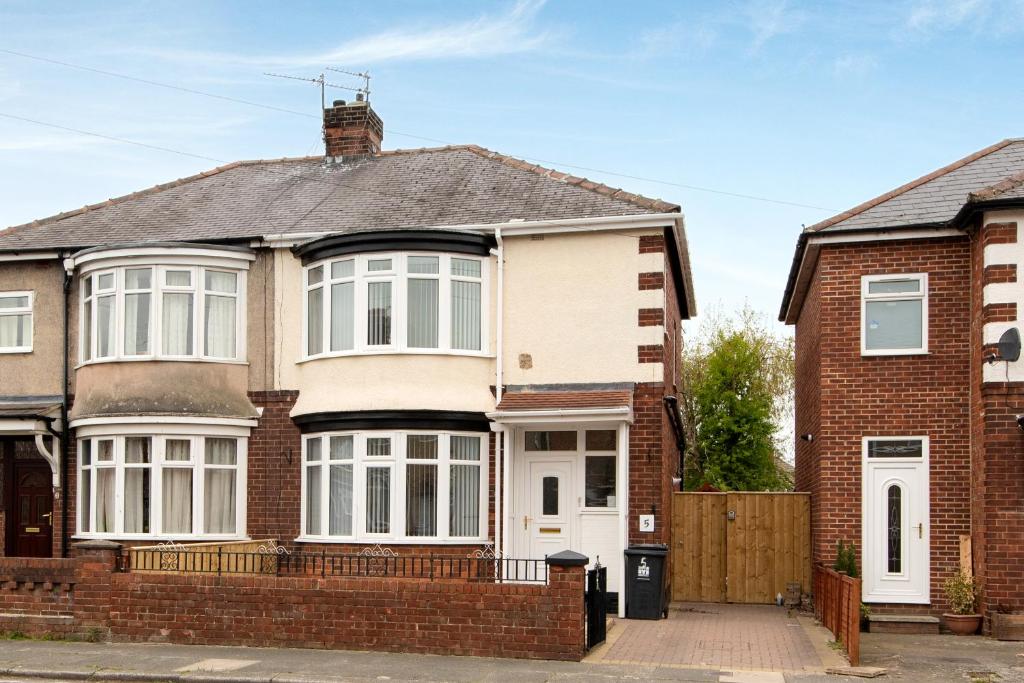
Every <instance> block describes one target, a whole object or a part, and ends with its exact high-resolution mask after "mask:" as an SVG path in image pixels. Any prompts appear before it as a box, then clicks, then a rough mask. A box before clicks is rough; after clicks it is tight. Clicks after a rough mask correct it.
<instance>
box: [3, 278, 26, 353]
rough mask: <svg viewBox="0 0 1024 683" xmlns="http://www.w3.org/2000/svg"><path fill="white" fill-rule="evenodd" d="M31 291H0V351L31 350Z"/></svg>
mask: <svg viewBox="0 0 1024 683" xmlns="http://www.w3.org/2000/svg"><path fill="white" fill-rule="evenodd" d="M32 300H33V294H32V292H0V353H28V352H30V351H32Z"/></svg>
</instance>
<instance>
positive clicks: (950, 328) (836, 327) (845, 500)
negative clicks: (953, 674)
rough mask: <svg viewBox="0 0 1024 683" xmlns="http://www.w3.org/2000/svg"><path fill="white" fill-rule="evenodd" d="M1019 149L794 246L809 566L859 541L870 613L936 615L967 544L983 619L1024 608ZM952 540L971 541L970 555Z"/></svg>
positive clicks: (985, 158) (899, 192)
mask: <svg viewBox="0 0 1024 683" xmlns="http://www.w3.org/2000/svg"><path fill="white" fill-rule="evenodd" d="M1022 228H1024V140H1005V141H1003V142H1000V143H998V144H996V145H993V146H991V147H988V148H986V149H983V150H981V151H979V152H977V153H975V154H972V155H970V156H968V157H966V158H964V159H961V160H960V161H957V162H955V163H953V164H950V165H949V166H946V167H944V168H941V169H939V170H937V171H935V172H933V173H930V174H928V175H926V176H924V177H922V178H919V179H917V180H915V181H913V182H910V183H908V184H906V185H904V186H902V187H899V188H897V189H895V190H893V191H892V192H888V193H886V194H884V195H882V196H880V197H877V198H875V199H872V200H871V201H868V202H866V203H864V204H861V205H860V206H857V207H855V208H853V209H851V210H849V211H846V212H844V213H841V214H839V215H837V216H835V217H833V218H830V219H828V220H826V221H823V222H821V223H818V224H817V225H813V226H811V227H809V228H807V229H806V230H804V232H803V233H802V234H801V235H800V239H799V241H798V243H797V248H796V254H795V256H794V260H793V265H792V269H791V271H790V277H789V281H788V283H787V286H786V292H785V296H784V300H783V303H782V309H781V312H780V314H779V317H780V320H782V321H784V322H786V323H788V324H791V325H795V326H796V364H797V387H796V394H797V395H796V433H797V435H798V439H797V442H796V446H797V447H796V489H797V490H798V491H809V492H810V493H811V494H812V520H813V521H812V525H813V529H812V533H813V539H814V540H813V543H814V552H813V557H814V560H815V561H818V562H827V563H831V562H832V560H833V559H834V556H835V548H836V544H837V542H838V541H845V542H847V543H849V542H852V543H854V544H855V545H856V548H857V554H858V562H859V566H860V568H861V572H862V576H863V578H864V584H863V593H864V602H865V603H868V604H870V605H872V607H873V611H874V612H875V613H876V614H877V613H883V614H884V613H916V614H921V615H937V614H940V613H941V612H942V611H944V610H945V609H946V608H947V605H946V600H945V597H944V594H943V589H942V584H943V581H944V580H945V579H946V578H947V577H949V576H950V575H951V574H952V573H953V572H955V571H956V569H957V568H958V566H959V565H960V553H961V547H962V544H964V543H966V541H967V540H968V539H969V541H970V543H971V547H972V549H973V571H974V573H975V575H976V577H977V578H978V580H979V581H980V584H981V587H982V598H981V608H982V610H983V611H984V612H985V613H987V614H988V613H992V612H995V611H999V612H1016V611H1022V610H1024V433H1022V431H1021V426H1020V424H1019V423H1018V419H1017V416H1018V415H1019V414H1021V413H1024V363H1022V362H1021V361H1019V360H1012V361H1008V360H1002V359H1001V358H999V357H997V352H996V350H995V343H996V342H997V341H998V340H999V339H1000V337H1001V336H1002V335H1003V334H1004V333H1005V332H1006V331H1007V330H1009V329H1011V328H1019V326H1020V322H1019V320H1020V312H1019V310H1020V309H1019V307H1021V306H1024V288H1022V285H1021V284H1020V282H1019V281H1018V269H1019V268H1020V267H1021V261H1022V259H1024V235H1022V234H1021V233H1020V229H1022ZM963 547H966V545H964V546H963Z"/></svg>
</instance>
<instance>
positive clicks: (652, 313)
mask: <svg viewBox="0 0 1024 683" xmlns="http://www.w3.org/2000/svg"><path fill="white" fill-rule="evenodd" d="M664 324H665V311H664V310H662V309H660V308H641V309H640V310H639V311H638V313H637V325H639V326H640V327H657V326H658V325H664Z"/></svg>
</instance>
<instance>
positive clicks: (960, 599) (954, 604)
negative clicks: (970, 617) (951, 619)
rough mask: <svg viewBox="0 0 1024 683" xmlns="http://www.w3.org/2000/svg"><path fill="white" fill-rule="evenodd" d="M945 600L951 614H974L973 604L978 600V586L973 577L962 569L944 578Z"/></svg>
mask: <svg viewBox="0 0 1024 683" xmlns="http://www.w3.org/2000/svg"><path fill="white" fill-rule="evenodd" d="M943 588H944V589H945V591H946V600H948V601H949V609H950V611H951V612H953V614H976V613H977V612H976V610H975V604H976V603H977V602H978V587H977V586H976V585H974V577H972V576H969V575H968V574H967V573H966V572H965V571H964V570H963V569H960V570H959V571H957V573H956V574H954V575H953V576H951V577H949V578H948V579H946V582H945V583H944V584H943Z"/></svg>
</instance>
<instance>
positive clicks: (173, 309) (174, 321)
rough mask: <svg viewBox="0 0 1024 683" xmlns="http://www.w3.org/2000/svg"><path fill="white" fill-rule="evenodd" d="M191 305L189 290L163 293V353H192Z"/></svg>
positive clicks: (187, 354) (183, 354)
mask: <svg viewBox="0 0 1024 683" xmlns="http://www.w3.org/2000/svg"><path fill="white" fill-rule="evenodd" d="M192 306H193V299H192V293H191V292H165V293H164V299H163V307H164V315H163V353H165V354H167V355H170V356H191V355H192Z"/></svg>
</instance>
